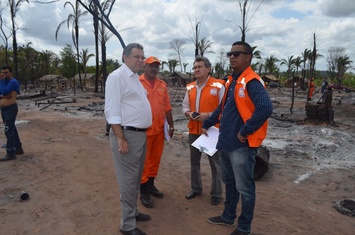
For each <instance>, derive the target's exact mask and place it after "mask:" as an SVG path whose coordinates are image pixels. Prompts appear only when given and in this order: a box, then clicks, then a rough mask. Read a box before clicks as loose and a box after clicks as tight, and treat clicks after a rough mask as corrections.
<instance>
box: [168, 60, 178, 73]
mask: <svg viewBox="0 0 355 235" xmlns="http://www.w3.org/2000/svg"><path fill="white" fill-rule="evenodd" d="M168 65H169V71H170V73H173V72H175V68H176V66H178V65H179V61H177V60H175V59H169V60H168Z"/></svg>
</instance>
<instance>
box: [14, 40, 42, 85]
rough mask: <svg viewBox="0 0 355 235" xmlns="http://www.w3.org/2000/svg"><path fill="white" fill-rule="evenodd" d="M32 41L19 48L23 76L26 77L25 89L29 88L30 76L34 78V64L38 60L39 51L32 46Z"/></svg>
mask: <svg viewBox="0 0 355 235" xmlns="http://www.w3.org/2000/svg"><path fill="white" fill-rule="evenodd" d="M31 44H32V42H29V43H27V44H26V46H21V47H19V49H18V53H19V59H21V63H20V64H21V65H22V66H21V69H20V71H21V77H23V79H24V83H25V89H27V82H28V81H29V79H30V78H32V79H33V78H34V76H33V75H34V73H35V69H34V64H35V61H36V60H37V51H36V50H35V49H33V48H32V47H31ZM32 82H33V81H32Z"/></svg>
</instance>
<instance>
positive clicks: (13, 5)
mask: <svg viewBox="0 0 355 235" xmlns="http://www.w3.org/2000/svg"><path fill="white" fill-rule="evenodd" d="M10 11H11V22H12V47H13V54H14V66H15V76H14V77H15V78H17V79H19V80H20V78H19V77H18V75H19V74H18V53H17V39H16V24H15V16H16V5H15V3H13V4H11V6H10Z"/></svg>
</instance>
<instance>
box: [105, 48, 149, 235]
mask: <svg viewBox="0 0 355 235" xmlns="http://www.w3.org/2000/svg"><path fill="white" fill-rule="evenodd" d="M144 59H145V58H144V51H143V46H142V45H140V44H138V43H131V44H129V45H127V46H126V47H125V49H124V50H123V56H122V60H123V62H124V63H123V65H122V66H121V67H120V68H118V69H117V70H115V71H113V72H112V73H111V74H110V75H109V76H108V78H107V81H106V90H105V117H106V120H107V122H108V123H109V124H110V126H111V130H110V144H111V151H112V157H113V161H114V166H115V170H116V176H117V181H118V185H119V190H120V205H121V213H122V216H121V225H120V231H121V233H122V234H124V235H145V234H146V233H145V232H143V231H142V230H140V229H139V228H138V227H137V225H136V221H148V220H150V216H149V215H145V214H143V213H140V212H139V211H138V209H137V199H138V193H139V188H140V182H141V178H142V171H143V167H144V163H145V155H146V140H147V137H146V133H145V131H146V129H147V128H148V127H150V126H151V125H152V113H151V108H150V104H149V101H148V98H147V92H146V90H145V89H144V88H143V86H142V84H141V82H140V81H139V78H138V74H137V72H139V71H140V70H141V69H142V67H143V63H144Z"/></svg>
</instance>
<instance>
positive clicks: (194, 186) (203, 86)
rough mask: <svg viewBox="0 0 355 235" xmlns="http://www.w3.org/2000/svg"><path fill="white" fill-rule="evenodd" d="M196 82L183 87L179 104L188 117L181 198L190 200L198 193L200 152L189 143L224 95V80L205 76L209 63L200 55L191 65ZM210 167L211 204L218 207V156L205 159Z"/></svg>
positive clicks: (220, 185) (220, 186) (200, 189)
mask: <svg viewBox="0 0 355 235" xmlns="http://www.w3.org/2000/svg"><path fill="white" fill-rule="evenodd" d="M193 69H194V76H195V78H196V81H194V82H192V83H189V84H188V85H187V91H186V95H185V98H184V101H183V104H182V111H183V113H184V114H185V115H186V116H187V117H189V118H190V120H189V123H188V128H189V144H190V163H191V191H190V192H189V193H188V194H187V195H186V196H185V198H186V199H188V200H190V199H192V198H194V197H196V196H197V195H200V194H201V193H202V182H201V174H200V160H201V152H200V151H199V150H198V149H197V148H195V147H193V146H192V145H191V144H192V143H193V142H194V141H195V140H196V139H197V138H198V137H199V136H200V135H201V128H202V122H203V121H204V120H205V119H207V118H208V117H209V116H210V115H211V113H212V112H213V111H214V110H215V109H216V108H217V107H218V105H219V103H220V101H221V99H222V97H223V95H224V91H225V88H224V81H223V80H220V79H216V78H212V77H211V76H209V74H210V72H211V63H210V61H209V60H208V59H207V58H206V57H203V56H197V57H196V58H195V61H194V64H193ZM208 160H209V162H210V166H211V173H212V183H211V191H210V195H211V204H212V205H218V204H219V203H220V202H221V197H222V180H221V170H220V164H219V153H218V152H217V153H215V154H214V155H213V156H208Z"/></svg>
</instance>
